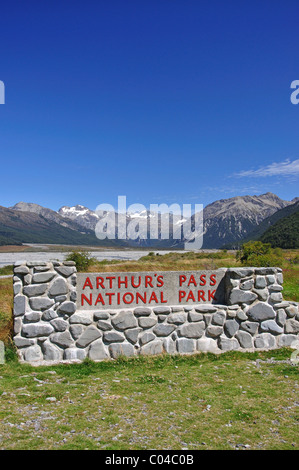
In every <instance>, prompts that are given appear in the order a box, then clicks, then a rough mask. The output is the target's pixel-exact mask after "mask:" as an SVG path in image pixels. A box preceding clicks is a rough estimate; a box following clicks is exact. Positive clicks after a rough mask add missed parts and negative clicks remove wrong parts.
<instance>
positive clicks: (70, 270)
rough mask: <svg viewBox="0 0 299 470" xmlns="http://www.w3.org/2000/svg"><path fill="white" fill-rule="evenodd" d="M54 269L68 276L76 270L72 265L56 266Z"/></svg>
mask: <svg viewBox="0 0 299 470" xmlns="http://www.w3.org/2000/svg"><path fill="white" fill-rule="evenodd" d="M55 270H56V271H57V272H58V273H59V274H61V275H62V276H64V277H69V276H71V275H72V274H74V273H75V272H76V271H77V270H76V268H75V267H74V266H57V267H55Z"/></svg>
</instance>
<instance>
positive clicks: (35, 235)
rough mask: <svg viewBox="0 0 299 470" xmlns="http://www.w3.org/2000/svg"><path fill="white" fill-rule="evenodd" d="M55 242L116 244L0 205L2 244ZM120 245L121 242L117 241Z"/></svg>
mask: <svg viewBox="0 0 299 470" xmlns="http://www.w3.org/2000/svg"><path fill="white" fill-rule="evenodd" d="M21 243H54V244H64V245H94V246H96V245H101V246H115V245H116V243H115V242H114V241H113V240H102V241H100V240H98V239H97V238H96V236H95V235H94V234H93V233H92V232H90V233H88V234H82V233H80V232H78V231H75V230H72V229H70V228H68V227H64V226H62V225H60V224H58V223H56V222H54V221H53V220H49V219H47V218H46V217H45V216H44V215H41V214H37V213H35V212H23V211H20V210H13V209H8V208H6V207H2V206H0V244H1V245H12V244H21ZM117 245H118V246H119V245H120V244H119V243H117Z"/></svg>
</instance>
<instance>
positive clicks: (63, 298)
mask: <svg viewBox="0 0 299 470" xmlns="http://www.w3.org/2000/svg"><path fill="white" fill-rule="evenodd" d="M54 300H55V302H58V303H61V302H65V301H66V300H67V296H66V295H57V296H56V297H54Z"/></svg>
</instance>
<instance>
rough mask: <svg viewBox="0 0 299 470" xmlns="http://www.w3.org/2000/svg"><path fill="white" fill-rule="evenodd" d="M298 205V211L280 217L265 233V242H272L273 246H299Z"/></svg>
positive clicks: (262, 237) (291, 247)
mask: <svg viewBox="0 0 299 470" xmlns="http://www.w3.org/2000/svg"><path fill="white" fill-rule="evenodd" d="M296 206H297V211H296V212H294V213H293V214H290V215H288V216H286V217H283V218H281V219H279V220H278V221H277V222H275V224H274V225H272V226H271V227H270V228H268V229H267V230H266V231H265V232H264V233H263V235H262V236H261V237H260V240H261V241H262V242H263V243H271V246H272V247H273V248H276V247H279V248H285V249H287V248H289V249H293V248H299V204H298V203H297V204H296Z"/></svg>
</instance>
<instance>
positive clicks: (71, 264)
mask: <svg viewBox="0 0 299 470" xmlns="http://www.w3.org/2000/svg"><path fill="white" fill-rule="evenodd" d="M63 265H64V266H76V262H75V261H64V262H63Z"/></svg>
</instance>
